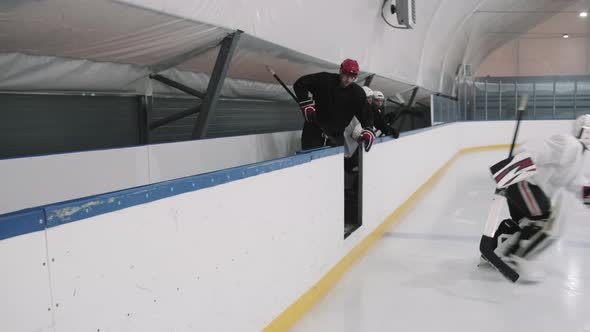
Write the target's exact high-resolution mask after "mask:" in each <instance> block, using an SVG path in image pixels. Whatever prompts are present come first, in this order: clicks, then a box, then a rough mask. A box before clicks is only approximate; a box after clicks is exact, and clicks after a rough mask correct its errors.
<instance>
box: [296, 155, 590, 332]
mask: <svg viewBox="0 0 590 332" xmlns="http://www.w3.org/2000/svg"><path fill="white" fill-rule="evenodd" d="M505 154H506V152H505V151H494V152H481V153H474V154H467V155H465V156H463V157H461V158H459V159H458V160H457V161H455V163H454V164H453V165H452V166H451V167H450V168H449V170H448V171H447V172H446V173H445V174H444V175H443V177H442V179H441V180H440V181H439V182H438V183H437V184H436V185H435V186H434V187H433V188H432V190H431V191H430V192H429V193H428V194H426V195H425V196H423V198H421V199H420V200H419V201H418V203H417V204H416V205H415V207H414V209H413V210H412V211H411V212H410V213H409V214H408V215H407V216H406V217H404V218H403V219H402V220H400V221H399V222H398V223H397V224H396V225H394V226H393V228H392V229H391V230H390V231H388V232H386V233H385V235H384V236H383V237H382V238H381V239H380V240H379V241H378V242H377V243H376V244H375V245H374V246H373V247H372V248H371V249H370V250H369V251H368V253H367V254H366V255H365V256H363V257H362V258H361V259H360V260H359V261H358V262H357V263H356V264H355V265H354V266H353V267H352V268H351V269H350V270H349V271H348V272H347V273H346V274H345V275H344V277H343V278H342V279H341V280H340V281H339V282H338V283H337V284H336V285H335V286H334V288H332V290H330V292H329V293H328V294H327V295H326V296H325V297H324V298H323V299H322V300H320V302H319V303H318V304H316V305H315V306H314V307H313V308H312V309H311V311H310V312H308V313H307V314H306V315H305V316H304V317H303V318H302V319H301V320H300V321H299V322H298V323H297V324H296V325H295V327H294V328H293V331H295V332H303V331H338V332H345V331H367V332H376V331H404V332H407V331H428V332H431V331H454V332H463V331H465V332H467V331H469V332H471V331H490V332H499V331H519V332H520V331H536V332H537V331H590V209H587V208H584V207H583V206H582V205H581V204H577V203H576V202H574V201H573V200H570V207H569V208H570V209H571V210H570V211H571V214H570V218H569V219H568V220H567V221H566V223H565V230H564V234H563V237H562V238H561V240H560V242H559V243H558V244H557V245H555V246H554V247H553V248H552V249H550V250H548V251H547V252H545V255H544V256H542V257H540V258H539V259H538V260H537V261H534V265H533V268H534V270H536V272H537V273H540V274H541V275H543V278H542V279H541V280H540V282H538V283H535V284H519V283H517V284H512V283H510V282H508V281H507V280H505V279H504V278H503V277H502V276H501V275H500V274H499V273H498V272H497V271H496V270H494V269H491V268H478V267H477V264H478V257H479V251H478V246H479V239H480V237H481V232H482V230H483V224H484V220H485V218H486V215H487V210H488V208H489V205H490V202H491V198H492V192H493V184H492V182H491V180H490V176H489V175H488V173H487V167H488V166H489V165H491V164H493V163H494V162H495V161H498V160H500V159H502V158H503V157H505Z"/></svg>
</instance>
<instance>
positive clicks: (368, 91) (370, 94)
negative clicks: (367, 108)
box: [362, 86, 373, 98]
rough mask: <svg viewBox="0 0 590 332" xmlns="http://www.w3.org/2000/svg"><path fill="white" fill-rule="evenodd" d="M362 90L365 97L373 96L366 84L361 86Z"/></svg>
mask: <svg viewBox="0 0 590 332" xmlns="http://www.w3.org/2000/svg"><path fill="white" fill-rule="evenodd" d="M362 88H363V91H365V95H366V96H367V98H370V97H373V90H371V88H369V87H368V86H363V87H362Z"/></svg>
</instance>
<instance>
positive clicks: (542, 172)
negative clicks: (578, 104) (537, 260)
mask: <svg viewBox="0 0 590 332" xmlns="http://www.w3.org/2000/svg"><path fill="white" fill-rule="evenodd" d="M589 148H590V115H583V116H581V117H579V118H578V119H576V120H575V122H574V124H573V128H572V133H571V134H559V135H554V136H551V137H549V138H548V139H545V140H540V141H531V142H527V143H525V144H523V145H522V146H520V147H519V148H518V149H516V151H515V155H514V156H513V157H510V158H508V159H506V160H503V161H501V162H499V163H497V164H496V165H494V166H492V167H491V171H492V174H493V177H494V180H495V181H496V185H497V190H496V195H495V196H494V202H493V204H492V208H491V209H490V213H489V215H488V220H487V223H486V227H485V230H484V234H483V236H482V238H481V242H480V252H481V254H482V260H483V261H486V262H489V263H490V264H492V265H493V266H494V267H495V268H496V269H498V270H499V271H500V272H501V273H502V274H503V275H504V276H505V277H506V278H508V279H509V280H511V281H513V282H515V281H517V280H518V279H519V277H520V275H519V272H521V271H519V270H520V267H521V266H522V265H526V264H525V263H526V260H529V259H531V258H533V257H534V256H536V255H538V254H539V253H540V252H542V251H543V250H544V249H546V248H547V247H549V246H550V245H551V244H552V243H554V242H555V240H556V239H557V236H558V231H559V226H560V223H562V222H563V219H564V216H563V215H562V214H561V212H562V211H560V205H561V199H562V194H563V191H564V190H567V191H570V192H571V193H573V194H574V195H575V197H577V198H578V199H580V200H581V201H582V202H583V203H584V204H587V206H588V207H590V184H589V182H588V179H586V178H585V176H584V173H585V171H587V168H588V167H590V165H585V162H584V159H585V151H586V150H588V149H589ZM506 204H507V205H508V209H509V211H510V216H511V219H506V220H500V212H501V210H502V208H503V207H504V206H505V205H506Z"/></svg>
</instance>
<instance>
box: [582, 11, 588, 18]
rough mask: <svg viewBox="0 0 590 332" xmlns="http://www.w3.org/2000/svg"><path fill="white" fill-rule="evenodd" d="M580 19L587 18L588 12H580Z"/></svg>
mask: <svg viewBox="0 0 590 332" xmlns="http://www.w3.org/2000/svg"><path fill="white" fill-rule="evenodd" d="M580 17H588V12H580Z"/></svg>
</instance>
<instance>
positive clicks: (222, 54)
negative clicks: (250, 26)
mask: <svg viewBox="0 0 590 332" xmlns="http://www.w3.org/2000/svg"><path fill="white" fill-rule="evenodd" d="M241 34H242V31H240V30H237V31H236V32H234V33H233V34H231V35H230V36H227V37H225V38H224V39H223V41H222V42H221V47H220V48H219V54H218V55H217V60H216V61H215V67H213V73H212V74H211V79H209V85H208V86H207V93H206V95H205V98H204V99H203V104H202V105H201V112H200V113H199V116H198V118H197V122H196V123H195V127H194V129H193V135H192V138H193V139H199V138H205V137H206V136H207V129H208V127H209V119H210V118H211V116H212V115H213V113H214V111H215V108H216V107H217V101H218V100H219V95H220V94H221V88H222V87H223V82H224V81H225V77H226V75H227V71H228V69H229V66H230V64H231V60H232V58H233V55H234V52H235V50H236V48H237V46H238V42H239V41H240V36H241Z"/></svg>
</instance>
